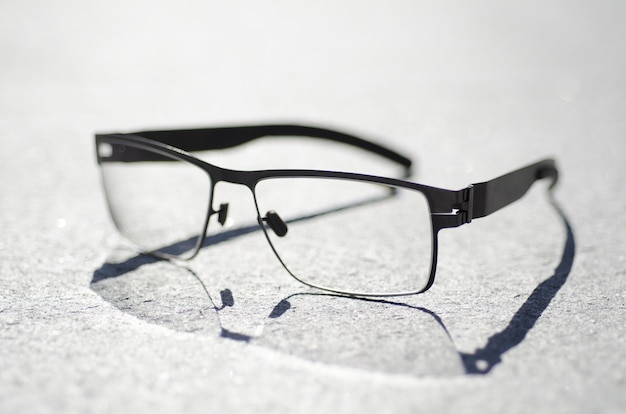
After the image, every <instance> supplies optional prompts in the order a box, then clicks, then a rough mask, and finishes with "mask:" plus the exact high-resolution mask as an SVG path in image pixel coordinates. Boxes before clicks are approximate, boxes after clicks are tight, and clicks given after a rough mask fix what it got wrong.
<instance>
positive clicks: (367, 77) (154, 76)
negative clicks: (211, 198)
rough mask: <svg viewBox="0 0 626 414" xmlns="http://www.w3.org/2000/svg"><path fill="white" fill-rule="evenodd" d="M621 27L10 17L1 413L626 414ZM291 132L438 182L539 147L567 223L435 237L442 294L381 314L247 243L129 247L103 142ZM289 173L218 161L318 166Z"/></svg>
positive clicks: (473, 9)
mask: <svg viewBox="0 0 626 414" xmlns="http://www.w3.org/2000/svg"><path fill="white" fill-rule="evenodd" d="M625 12H626V7H624V4H623V3H622V2H619V1H595V2H580V1H574V2H570V1H554V2H535V1H532V2H512V3H507V4H506V5H504V4H502V2H497V1H486V2H478V3H471V4H470V3H468V2H462V1H453V2H446V3H440V2H434V3H433V2H414V1H400V0H397V1H396V0H394V1H391V2H386V3H384V4H383V3H381V2H369V1H368V2H362V1H340V2H331V1H321V2H307V3H301V2H300V3H299V4H295V3H294V2H287V1H279V0H271V1H267V2H263V3H262V4H261V3H260V2H241V1H231V2H198V1H188V2H176V3H175V2H166V1H158V2H154V1H152V2H147V1H146V2H142V1H123V2H122V1H108V2H98V3H96V2H84V1H57V2H43V1H20V2H17V1H12V0H10V1H4V2H2V3H1V4H0V62H1V65H0V140H1V141H0V142H1V144H2V151H0V194H2V195H1V197H0V212H1V214H0V222H1V224H0V229H1V232H2V237H1V238H0V270H1V274H0V275H1V276H0V327H1V328H0V412H2V413H17V412H20V413H23V412H63V413H72V412H80V413H84V412H96V413H99V412H148V411H149V412H168V413H169V412H252V411H254V412H331V411H332V412H394V413H398V412H421V411H424V412H426V411H427V412H470V413H471V412H481V413H483V412H567V413H572V412H580V413H591V412H615V413H617V412H623V411H624V409H625V407H626V392H625V390H626V343H625V342H626V341H625V338H626V336H625V295H626V281H625V280H626V279H625V277H624V275H625V273H624V267H625V265H626V259H625V257H626V256H625V253H624V252H625V251H626V240H625V238H624V237H623V231H622V230H621V229H623V228H626V216H625V215H624V208H625V207H626V192H624V180H625V179H626V112H625V108H626V78H625V74H626V53H625V52H624V38H626V29H625V26H624V25H623V22H622V19H623V16H624V13H625ZM285 120H286V121H298V122H305V123H314V124H321V125H331V126H336V127H338V128H343V129H347V130H350V131H354V132H356V133H361V134H363V135H365V136H371V137H375V138H378V139H379V140H381V141H383V142H385V143H387V144H388V145H391V146H394V147H396V148H398V149H400V150H402V151H403V152H406V153H407V154H409V155H410V156H411V157H412V158H414V159H415V160H416V162H417V163H418V173H417V174H416V176H415V177H413V178H414V179H415V180H417V181H419V182H423V183H426V184H431V185H435V186H441V187H445V188H452V189H458V188H463V187H464V186H466V185H467V184H469V183H471V182H479V181H483V180H486V179H489V178H493V177H495V176H497V175H499V174H502V173H505V172H507V171H509V170H511V169H513V168H516V167H518V166H521V165H524V164H525V163H528V162H531V161H534V160H536V159H540V158H542V157H545V156H554V157H555V158H556V159H557V161H558V164H559V168H560V170H561V178H562V179H561V182H560V185H559V187H558V189H557V191H556V195H555V197H556V199H557V201H558V205H559V206H560V208H561V209H562V212H563V215H560V214H559V212H558V210H557V209H555V208H554V207H553V206H552V205H551V204H550V201H549V199H548V197H546V193H545V185H544V184H538V185H536V186H535V187H533V189H532V190H531V191H530V192H529V194H528V195H527V196H526V197H524V198H523V199H522V200H520V201H519V202H518V203H515V204H514V205H512V206H510V207H508V208H507V209H505V210H503V211H501V212H498V213H497V214H495V215H493V216H491V217H488V218H484V219H481V220H475V221H474V222H473V223H471V224H470V225H467V226H464V227H461V228H458V229H455V230H450V231H446V232H445V233H442V236H441V240H440V244H441V246H440V248H441V251H440V265H439V270H438V275H437V276H438V278H437V281H436V283H435V286H434V287H433V288H432V289H431V290H430V291H429V292H427V293H426V294H423V295H420V296H415V297H406V298H395V299H387V300H362V299H350V298H345V297H338V296H332V295H324V294H320V292H317V291H315V290H313V289H308V288H306V287H304V286H302V285H300V284H298V283H297V282H295V281H294V280H292V279H291V278H290V277H289V275H288V274H287V273H286V272H285V271H284V270H283V269H282V268H281V267H280V265H279V264H278V263H277V261H276V260H275V258H274V257H273V256H272V252H271V250H270V249H269V248H267V246H266V245H265V243H266V241H265V240H264V238H263V236H262V234H261V233H260V232H250V233H248V234H245V235H244V236H242V237H236V238H232V239H227V240H225V241H223V242H221V243H218V244H215V245H213V246H210V247H208V248H207V249H204V251H203V252H202V253H201V254H200V256H199V257H198V258H197V259H196V260H194V261H192V262H189V263H186V264H184V265H181V264H176V263H167V262H164V261H155V260H153V259H150V258H148V257H145V256H141V255H137V253H136V251H134V250H133V248H132V246H130V245H129V244H127V243H126V242H124V241H123V239H122V238H121V237H119V236H118V235H117V233H116V231H115V229H114V228H113V226H112V224H111V222H110V219H109V218H108V215H107V211H106V207H105V204H104V200H103V196H102V191H101V188H100V183H99V176H98V171H97V168H96V165H95V160H94V148H93V137H92V136H93V132H94V131H100V130H133V129H142V128H165V127H189V126H196V125H225V124H226V125H227V124H236V123H248V124H249V123H254V122H269V121H285ZM255 151H256V150H255ZM315 151H322V152H323V151H327V152H328V149H326V148H325V147H324V146H323V145H321V144H320V145H316V147H315ZM332 153H333V154H334V152H332ZM290 154H291V155H290V156H288V157H287V158H288V159H286V157H284V156H279V155H278V154H276V155H274V156H263V157H258V156H256V152H253V151H252V150H243V152H242V155H241V157H242V158H240V159H239V160H238V161H233V163H235V164H236V163H237V162H238V163H240V164H236V165H239V167H241V168H246V166H248V165H250V166H254V168H256V167H257V164H263V165H265V166H274V167H281V166H287V165H286V163H287V162H288V161H289V162H297V163H298V164H306V165H303V166H309V165H308V164H307V163H308V162H310V158H309V157H308V156H307V155H308V153H306V154H304V153H303V152H302V151H298V150H297V149H296V150H293V152H292V153H290ZM292 158H293V159H292ZM330 158H333V157H330ZM251 168H252V167H251ZM367 168H368V171H369V170H370V166H369V165H368V167H367ZM371 168H373V165H372V167H371ZM230 191H233V192H235V193H236V192H237V191H239V190H238V189H231V190H230ZM233 197H234V196H233ZM250 207H252V205H251V204H250Z"/></svg>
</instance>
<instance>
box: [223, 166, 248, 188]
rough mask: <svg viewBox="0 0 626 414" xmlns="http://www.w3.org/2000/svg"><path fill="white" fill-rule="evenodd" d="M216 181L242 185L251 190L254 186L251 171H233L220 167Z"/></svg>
mask: <svg viewBox="0 0 626 414" xmlns="http://www.w3.org/2000/svg"><path fill="white" fill-rule="evenodd" d="M217 182H218V183H219V182H225V183H230V184H239V185H243V186H246V187H248V189H250V191H252V189H253V188H254V183H255V178H254V177H253V175H252V173H251V172H248V171H235V170H229V169H225V168H222V169H221V170H220V174H219V180H217Z"/></svg>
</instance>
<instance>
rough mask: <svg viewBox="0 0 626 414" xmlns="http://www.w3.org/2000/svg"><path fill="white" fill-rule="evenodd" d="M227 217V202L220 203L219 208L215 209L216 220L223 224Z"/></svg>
mask: <svg viewBox="0 0 626 414" xmlns="http://www.w3.org/2000/svg"><path fill="white" fill-rule="evenodd" d="M226 219H228V203H222V204H220V209H219V210H217V221H218V222H219V223H220V224H221V225H222V226H223V225H224V224H226Z"/></svg>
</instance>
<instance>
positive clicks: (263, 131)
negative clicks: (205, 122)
mask: <svg viewBox="0 0 626 414" xmlns="http://www.w3.org/2000/svg"><path fill="white" fill-rule="evenodd" d="M98 135H99V136H101V137H105V136H106V135H116V136H140V137H144V138H148V139H151V140H154V141H158V142H161V143H163V144H166V145H172V146H174V147H177V148H180V149H182V150H185V151H189V152H193V151H207V150H218V149H225V148H232V147H236V146H238V145H241V144H245V143H247V142H250V141H252V140H255V139H257V138H262V137H268V136H274V137H286V136H301V137H310V138H321V139H326V140H330V141H335V142H341V143H344V144H348V145H352V146H355V147H358V148H361V149H363V150H366V151H369V152H372V153H375V154H377V155H380V156H382V157H384V158H387V159H389V160H391V161H394V162H397V163H399V164H401V165H403V166H404V167H406V168H407V169H410V167H411V164H412V162H411V160H410V159H408V158H407V157H404V156H402V155H400V154H398V153H397V152H395V151H393V150H391V149H389V148H385V147H383V146H381V145H378V144H375V143H373V142H370V141H367V140H364V139H362V138H358V137H356V136H354V135H349V134H346V133H344V132H339V131H335V130H330V129H324V128H318V127H311V126H304V125H257V126H239V127H221V128H203V129H180V130H169V131H168V130H166V131H142V132H134V133H123V134H98ZM140 154H141V155H140ZM145 154H146V153H145V152H144V151H132V150H131V151H126V152H124V153H114V154H112V156H111V157H106V158H104V159H101V161H123V162H132V161H148V160H147V159H146V157H145ZM156 158H157V157H155V159H151V160H150V161H157V159H156ZM159 159H160V158H159Z"/></svg>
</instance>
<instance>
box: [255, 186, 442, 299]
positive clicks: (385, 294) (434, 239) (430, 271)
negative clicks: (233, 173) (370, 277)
mask: <svg viewBox="0 0 626 414" xmlns="http://www.w3.org/2000/svg"><path fill="white" fill-rule="evenodd" d="M289 178H310V179H322V180H324V179H327V180H328V179H330V180H344V181H355V182H360V183H368V184H374V185H379V186H386V187H389V188H390V189H394V188H402V189H404V190H409V191H416V192H418V193H420V194H421V196H423V197H424V200H425V202H426V205H427V206H428V210H429V211H428V215H429V219H428V223H429V230H430V234H431V246H430V247H431V249H430V255H431V257H430V263H429V269H428V272H427V274H426V275H425V283H424V286H423V287H420V288H417V289H408V290H401V291H391V292H370V291H359V290H347V289H338V288H333V287H329V286H325V285H323V284H317V283H313V282H309V281H307V280H306V279H304V278H302V277H299V276H298V275H296V274H295V273H294V272H293V271H292V270H291V269H290V268H289V266H287V264H286V263H285V261H284V260H283V258H282V257H281V255H280V253H279V252H278V250H277V248H276V246H275V245H274V243H273V242H272V238H271V236H270V230H268V226H267V225H266V224H265V223H264V220H263V218H262V215H261V209H260V207H259V200H258V196H257V186H258V184H260V183H262V182H264V181H270V180H272V179H289ZM371 178H372V177H368V178H366V177H363V176H361V177H338V176H336V175H335V174H331V175H329V176H325V175H319V174H318V175H315V176H312V175H308V174H307V175H305V176H293V175H292V176H268V177H264V178H262V179H260V180H258V181H257V183H256V185H255V187H254V189H253V196H254V204H255V207H256V211H257V215H258V221H259V225H260V226H261V228H262V229H263V233H264V235H265V238H266V240H267V242H268V243H269V245H270V247H271V249H272V251H273V252H274V255H275V256H276V258H277V259H278V261H279V262H280V263H281V265H282V266H283V267H284V268H285V270H286V271H287V272H288V273H289V274H290V275H291V277H293V278H294V279H296V280H297V281H298V282H300V283H303V284H304V285H307V286H310V287H313V288H316V289H321V290H324V291H327V292H332V293H340V294H345V295H353V296H363V297H367V296H371V297H392V296H406V295H414V294H417V293H421V292H424V291H426V290H427V289H428V288H429V287H430V286H431V285H432V283H433V281H434V274H435V268H436V264H437V243H438V237H437V231H436V228H435V226H434V224H433V221H432V218H431V217H432V212H431V210H430V206H431V203H430V200H429V198H428V195H427V194H426V193H425V192H423V191H420V190H419V189H416V188H410V187H407V186H403V185H390V184H384V183H381V182H380V181H379V180H372V179H371ZM381 178H382V177H381ZM348 208H349V207H348Z"/></svg>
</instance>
